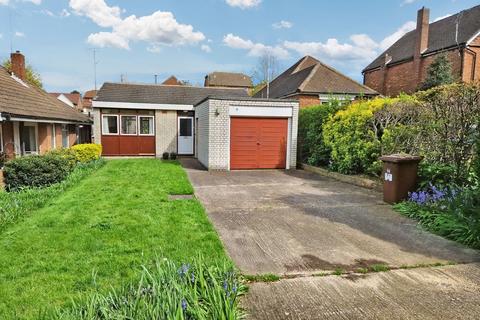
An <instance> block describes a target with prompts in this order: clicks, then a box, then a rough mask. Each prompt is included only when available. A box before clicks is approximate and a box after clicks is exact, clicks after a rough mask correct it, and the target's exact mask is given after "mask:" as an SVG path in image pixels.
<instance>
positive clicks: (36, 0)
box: [0, 0, 42, 6]
mask: <svg viewBox="0 0 480 320" xmlns="http://www.w3.org/2000/svg"><path fill="white" fill-rule="evenodd" d="M16 1H17V2H18V1H22V2H31V3H33V4H36V5H37V6H38V5H40V4H42V0H16ZM9 4H10V0H0V5H3V6H8V5H9Z"/></svg>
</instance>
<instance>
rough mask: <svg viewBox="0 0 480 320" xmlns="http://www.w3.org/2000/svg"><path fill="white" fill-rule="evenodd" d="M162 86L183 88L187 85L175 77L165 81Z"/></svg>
mask: <svg viewBox="0 0 480 320" xmlns="http://www.w3.org/2000/svg"><path fill="white" fill-rule="evenodd" d="M162 84H163V85H166V86H183V85H185V83H183V82H182V81H180V80H178V79H177V77H175V76H170V77H169V78H167V79H166V80H165V81H163V82H162Z"/></svg>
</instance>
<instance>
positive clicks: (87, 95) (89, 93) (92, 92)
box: [83, 90, 97, 99]
mask: <svg viewBox="0 0 480 320" xmlns="http://www.w3.org/2000/svg"><path fill="white" fill-rule="evenodd" d="M96 95H97V90H88V91H85V94H84V95H83V98H84V99H93V98H95V96H96Z"/></svg>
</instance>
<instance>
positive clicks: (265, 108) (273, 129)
mask: <svg viewBox="0 0 480 320" xmlns="http://www.w3.org/2000/svg"><path fill="white" fill-rule="evenodd" d="M93 114H94V130H95V134H94V136H95V138H96V140H95V141H96V142H97V143H101V144H102V146H103V154H104V155H105V156H156V157H162V156H163V154H164V153H172V152H173V153H176V154H178V155H181V156H194V157H196V158H198V160H199V161H200V162H201V163H202V164H203V165H204V166H205V167H206V168H208V169H209V170H234V169H258V168H283V169H288V168H294V167H295V166H296V148H297V123H298V102H296V101H289V100H278V99H272V100H267V99H253V98H251V97H249V96H248V94H247V92H246V91H245V90H244V89H232V88H211V87H210V88H209V87H192V86H165V85H146V84H125V83H105V84H104V85H103V86H102V88H101V89H100V90H99V92H98V94H97V97H96V98H95V99H94V101H93ZM97 137H98V139H97Z"/></svg>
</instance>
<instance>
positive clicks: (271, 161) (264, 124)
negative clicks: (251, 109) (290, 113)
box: [230, 118, 288, 170]
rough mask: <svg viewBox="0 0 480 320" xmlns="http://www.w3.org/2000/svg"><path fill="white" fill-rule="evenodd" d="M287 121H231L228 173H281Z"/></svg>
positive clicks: (234, 119) (283, 165) (262, 119)
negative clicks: (254, 170) (236, 171)
mask: <svg viewBox="0 0 480 320" xmlns="http://www.w3.org/2000/svg"><path fill="white" fill-rule="evenodd" d="M287 132H288V119H270V118H231V128H230V169H232V170H240V169H285V167H286V157H287Z"/></svg>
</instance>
